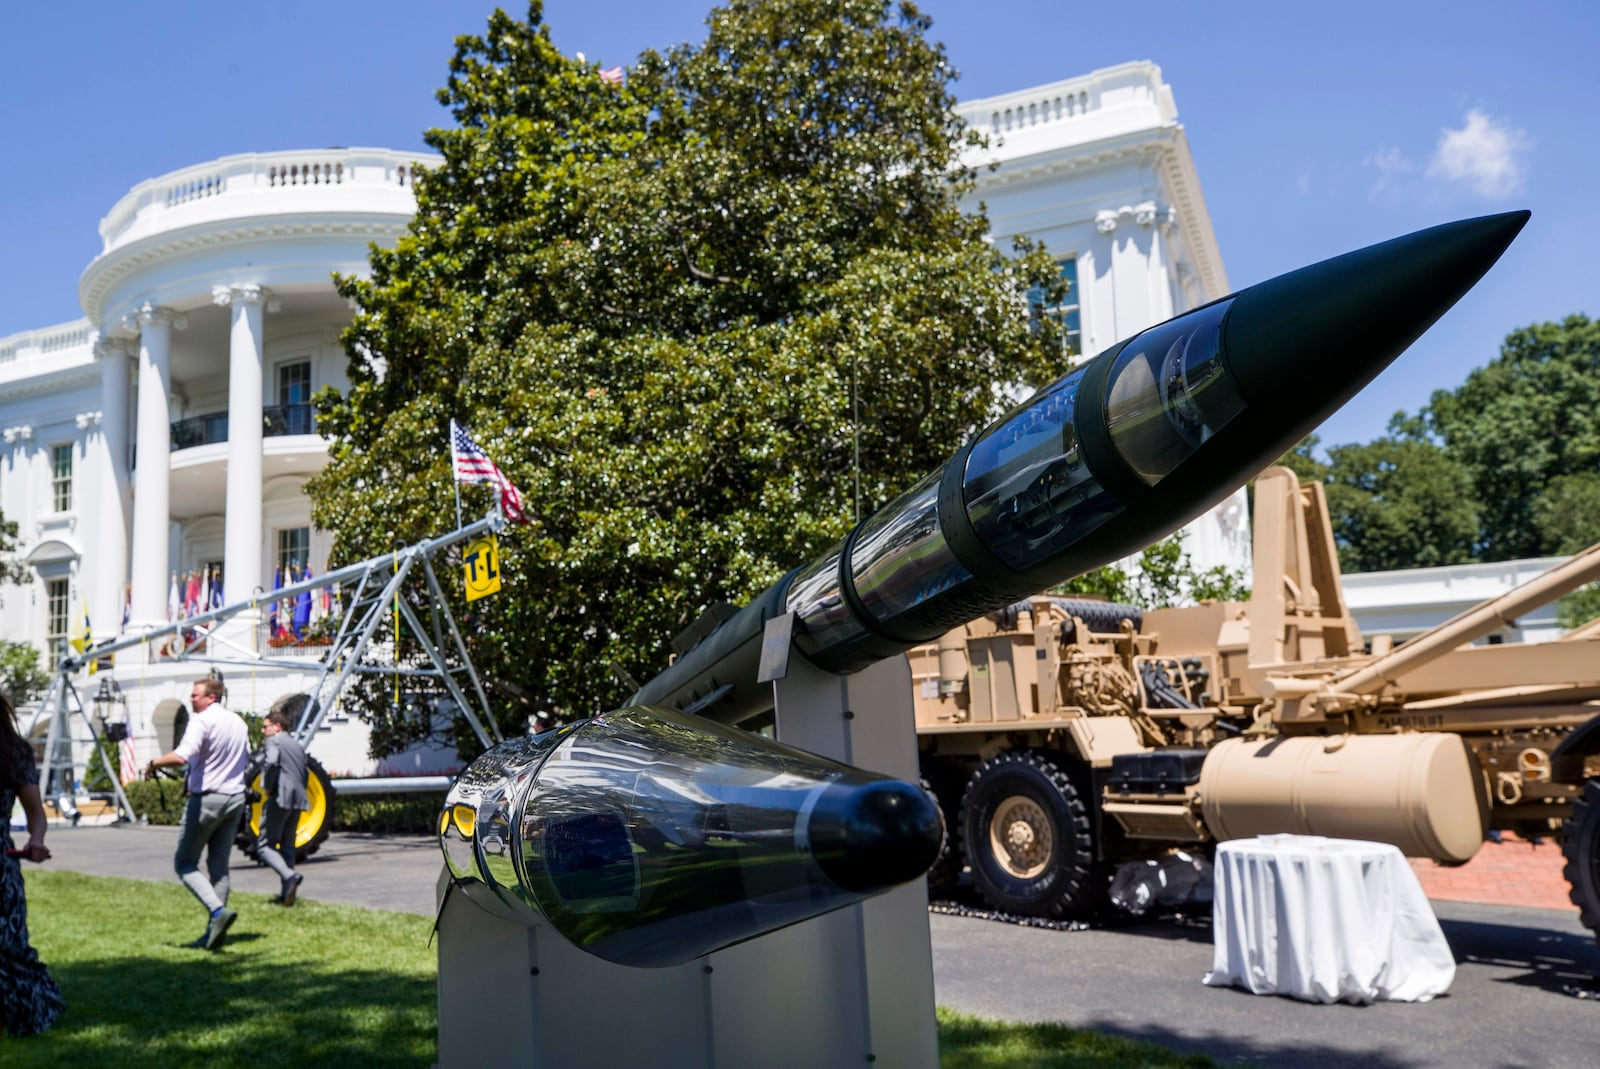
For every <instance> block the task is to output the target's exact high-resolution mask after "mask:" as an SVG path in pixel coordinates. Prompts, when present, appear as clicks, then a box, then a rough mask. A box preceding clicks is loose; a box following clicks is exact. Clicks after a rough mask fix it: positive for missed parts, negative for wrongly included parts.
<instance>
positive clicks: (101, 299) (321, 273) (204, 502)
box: [0, 63, 1249, 775]
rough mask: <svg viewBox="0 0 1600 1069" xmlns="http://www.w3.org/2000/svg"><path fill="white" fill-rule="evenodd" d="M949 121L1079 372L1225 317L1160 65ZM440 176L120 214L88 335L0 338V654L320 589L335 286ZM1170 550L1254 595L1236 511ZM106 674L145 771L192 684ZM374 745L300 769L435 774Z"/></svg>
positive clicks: (140, 655) (289, 685)
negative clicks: (1151, 333)
mask: <svg viewBox="0 0 1600 1069" xmlns="http://www.w3.org/2000/svg"><path fill="white" fill-rule="evenodd" d="M961 111H962V113H963V115H964V117H965V118H966V119H967V120H968V122H969V123H970V124H971V125H973V126H975V127H976V128H978V129H979V130H981V131H983V132H984V133H985V134H987V135H988V136H989V138H990V147H989V149H988V150H987V155H986V157H985V158H984V159H982V160H976V161H974V162H977V163H981V164H985V165H986V164H988V163H991V162H992V163H996V164H998V167H997V168H996V169H993V170H991V169H988V167H987V166H984V167H983V168H981V169H980V179H979V187H978V190H977V192H976V194H975V198H976V199H977V200H979V201H981V202H983V204H984V205H985V206H986V210H987V212H988V216H989V219H990V222H991V224H992V227H993V232H994V238H995V240H996V241H999V242H1001V243H1002V245H1003V247H1009V245H1010V240H1011V238H1012V236H1013V235H1018V234H1025V235H1029V236H1031V237H1033V238H1035V239H1037V240H1039V241H1041V242H1043V243H1044V244H1045V246H1046V247H1047V248H1048V249H1049V250H1050V251H1051V253H1052V254H1053V255H1054V256H1055V257H1056V258H1057V259H1058V261H1060V262H1061V264H1062V268H1063V271H1065V272H1067V273H1068V274H1069V276H1070V278H1071V279H1072V281H1073V286H1072V291H1071V293H1072V295H1071V297H1069V301H1068V304H1067V305H1066V306H1064V307H1062V308H1059V309H1052V310H1051V314H1054V315H1059V316H1060V317H1062V319H1063V320H1064V321H1065V322H1066V323H1067V324H1068V326H1069V327H1070V329H1071V330H1072V332H1073V333H1074V335H1075V338H1076V341H1077V346H1078V351H1079V352H1081V353H1084V354H1089V355H1093V354H1094V353H1096V352H1098V351H1100V350H1101V349H1104V348H1106V347H1107V346H1109V345H1111V344H1112V343H1113V342H1115V341H1117V340H1118V339H1120V338H1123V337H1126V336H1128V335H1130V334H1132V333H1135V332H1137V331H1138V330H1140V329H1142V328H1144V327H1146V326H1149V325H1151V324H1153V323H1156V322H1158V321H1160V320H1162V319H1165V318H1168V317H1170V316H1172V315H1174V314H1177V313H1179V312H1182V311H1185V310H1187V309H1189V308H1192V307H1195V306H1196V305H1199V304H1202V303H1205V302H1207V301H1210V300H1213V299H1216V298H1218V297H1221V296H1223V295H1225V294H1226V293H1227V291H1228V283H1227V276H1226V273H1225V271H1224V270H1223V266H1222V259H1221V255H1220V253H1219V252H1218V249H1217V242H1216V237H1215V235H1214V233H1213V232H1212V227H1211V221H1210V217H1209V214H1208V212H1207V210H1206V206H1205V201H1204V198H1203V196H1202V194H1201V190H1200V184H1199V179H1198V177H1197V176H1196V174H1195V169H1194V163H1193V160H1192V158H1191V156H1190V153H1189V147H1188V143H1187V141H1186V139H1185V135H1184V131H1183V127H1182V126H1181V125H1180V124H1179V123H1178V121H1177V111H1176V108H1175V106H1174V104H1173V98H1172V92H1171V89H1170V88H1169V87H1168V86H1167V85H1166V84H1165V83H1164V82H1163V81H1162V79H1161V73H1160V70H1159V68H1158V67H1156V66H1155V65H1154V64H1151V63H1130V64H1125V65H1122V66H1119V67H1114V68H1110V69H1107V70H1102V71H1097V72H1095V73H1093V74H1090V75H1086V76H1084V77H1081V78H1073V79H1069V80H1067V81H1063V82H1058V83H1055V84H1053V85H1048V86H1041V87H1038V88H1035V89H1028V90H1023V91H1020V92H1017V93H1014V94H1010V95H1007V96H1003V97H996V98H992V99H989V100H977V101H972V102H970V103H968V104H966V105H964V106H963V107H962V108H961ZM434 162H436V160H435V159H434V158H431V157H429V156H427V155H425V154H424V155H418V154H415V153H401V152H394V151H389V150H385V149H330V150H319V151H306V152H279V153H269V154H259V155H239V156H229V157H225V158H223V159H219V160H215V161H211V162H207V163H201V164H197V165H195V166H192V167H188V168H185V169H183V170H180V171H176V172H173V173H171V174H166V175H162V176H160V177H158V178H152V179H149V180H147V181H144V182H141V183H140V184H138V185H137V186H135V187H134V188H133V189H132V190H130V191H129V193H128V194H127V195H126V196H124V197H123V198H122V199H121V200H119V201H118V202H117V203H116V204H115V205H113V206H112V208H111V210H110V212H109V213H108V214H107V215H106V217H105V218H104V219H103V220H102V221H101V223H100V235H101V238H102V243H103V247H102V250H101V252H100V254H99V255H98V256H97V257H96V258H95V259H94V261H93V262H92V263H90V264H89V265H88V266H87V268H86V269H85V271H84V273H83V276H82V278H81V280H80V281H79V285H78V298H79V303H80V305H81V307H82V308H83V312H84V318H82V319H80V320H77V321H75V322H72V323H65V324H60V325H56V326H47V327H42V328H40V329H37V330H29V331H24V332H22V333H19V334H14V335H12V336H10V337H6V338H0V512H3V514H4V516H5V517H6V518H7V519H8V520H13V521H15V522H16V523H17V524H18V525H19V535H20V542H21V551H22V555H23V557H24V560H25V562H26V564H27V565H28V568H29V572H30V579H29V581H28V582H27V583H26V584H24V585H22V586H5V587H0V638H3V639H7V640H11V641H24V642H30V643H33V644H34V645H36V646H38V647H39V648H40V649H41V650H44V651H47V652H48V653H49V655H50V663H54V661H55V658H56V657H57V656H58V655H59V652H60V649H61V646H62V644H63V643H65V642H68V641H70V640H71V639H73V638H75V637H77V636H78V635H79V633H80V632H81V630H82V629H83V627H84V617H85V616H87V620H88V624H89V628H90V630H91V631H92V634H93V637H94V638H95V639H96V640H100V639H107V638H111V637H113V636H118V635H123V636H127V635H129V634H133V635H137V634H139V633H140V629H143V628H149V627H155V626H161V625H165V624H167V623H168V621H169V619H170V618H171V617H172V616H173V615H174V613H178V614H181V613H183V612H184V611H185V609H186V606H187V607H193V602H194V601H195V600H196V599H198V600H199V601H200V602H201V604H202V605H215V604H221V603H224V602H226V603H233V602H239V601H243V600H248V599H250V598H251V597H252V596H258V597H259V596H261V595H262V594H266V593H270V591H271V590H272V589H274V586H275V584H276V582H277V581H278V580H279V578H280V577H281V576H284V575H288V576H290V577H293V578H299V577H302V576H304V574H305V572H306V569H311V570H312V571H313V572H316V573H320V572H321V570H322V569H323V567H324V566H325V564H326V561H327V555H328V551H329V548H330V545H331V542H332V537H333V536H332V532H328V531H322V530H318V529H316V528H315V527H313V526H312V524H311V521H310V503H309V500H308V499H307V497H306V495H305V483H306V480H307V478H308V477H309V476H310V475H312V474H313V473H315V472H317V471H318V470H320V469H321V468H322V467H323V466H324V465H325V464H326V462H327V443H326V442H325V440H324V439H323V438H322V437H321V436H320V435H319V434H318V433H317V428H316V425H315V420H314V417H313V415H312V410H311V407H310V398H311V395H312V393H313V392H314V391H316V390H317V389H319V388H320V387H322V386H325V385H334V386H344V385H346V380H345V357H344V354H343V352H342V350H341V348H340V346H339V342H338V336H339V333H340V331H341V330H342V329H343V328H344V327H345V326H346V325H347V324H348V323H349V322H350V318H351V314H352V313H351V309H350V308H349V307H348V306H347V305H346V303H345V302H344V301H343V300H342V299H341V298H340V297H339V296H338V294H337V292H336V291H335V288H334V284H333V281H332V277H331V276H332V275H333V274H334V273H342V274H350V275H364V274H365V273H366V272H367V271H368V261H367V249H368V245H369V244H374V243H375V244H378V245H380V246H389V245H392V244H393V243H394V242H395V240H396V239H397V238H398V237H399V236H400V234H401V233H402V232H403V231H404V230H405V228H406V226H407V224H408V222H409V221H410V218H411V216H412V214H413V212H414V211H415V199H414V196H413V193H412V179H413V176H414V171H415V168H416V167H417V165H418V164H422V165H424V166H426V165H428V164H430V163H434ZM64 225H77V224H76V223H75V221H72V220H66V221H64ZM1187 548H1188V549H1189V550H1190V552H1191V554H1192V555H1193V556H1194V557H1195V559H1196V561H1197V562H1199V563H1201V564H1204V565H1209V564H1213V563H1220V564H1226V565H1228V566H1231V567H1236V568H1241V569H1248V565H1249V539H1248V524H1247V519H1246V516H1245V510H1244V500H1243V495H1242V493H1241V494H1240V495H1239V496H1238V498H1237V499H1236V500H1231V501H1230V502H1228V503H1226V504H1225V505H1224V506H1223V507H1222V508H1221V509H1219V510H1217V512H1215V513H1213V514H1211V515H1210V516H1208V517H1203V518H1202V519H1201V520H1198V521H1196V523H1195V524H1192V525H1191V527H1190V537H1189V541H1188V543H1187ZM175 603H176V604H175ZM252 627H253V629H254V633H253V634H241V635H238V636H235V638H236V639H237V640H238V641H239V642H241V643H243V644H244V645H246V646H248V645H250V644H251V643H255V644H256V647H257V648H260V647H261V645H262V644H265V643H268V642H271V641H272V639H273V634H272V632H271V630H270V625H269V622H268V621H267V619H266V618H265V613H262V614H261V618H259V619H257V620H256V621H255V622H254V623H253V624H252ZM279 652H280V653H281V651H279ZM130 654H132V655H130ZM308 656H309V654H308ZM308 663H309V662H308ZM224 671H225V672H226V676H227V678H226V682H227V685H228V687H229V691H230V704H231V705H232V706H233V707H235V708H238V709H242V710H253V711H257V712H259V711H263V710H265V709H266V707H267V706H268V705H269V704H270V703H271V702H272V701H273V700H274V699H276V698H277V697H279V696H281V695H283V694H286V693H291V692H293V691H294V690H296V689H301V688H303V687H304V685H305V680H304V679H303V678H300V677H297V676H296V675H295V674H294V673H285V672H283V671H282V670H274V671H266V670H262V671H256V670H254V669H252V668H251V667H250V666H249V665H248V664H243V665H241V666H240V667H238V668H237V669H231V670H230V669H225V670H224ZM111 672H112V676H113V678H115V679H116V681H117V682H118V684H119V686H120V687H121V689H122V692H123V693H124V695H126V697H127V700H128V706H129V711H130V714H131V715H130V717H129V719H130V720H131V723H132V728H133V735H134V739H135V749H136V751H137V753H138V760H139V761H140V762H141V763H142V762H143V760H145V759H146V758H147V757H149V756H152V755H154V754H155V753H157V752H160V751H161V750H164V749H167V748H170V746H171V745H172V742H173V739H172V737H171V732H172V729H173V726H174V717H175V714H176V712H177V710H178V708H179V702H180V700H181V699H182V698H183V697H184V696H185V695H186V694H187V690H186V688H187V687H188V685H189V682H190V678H191V676H192V675H193V674H194V666H193V665H188V664H186V665H171V664H168V663H166V662H165V661H164V660H163V658H162V656H161V654H160V651H159V650H151V649H144V648H140V649H136V650H132V651H124V653H123V654H120V655H118V657H117V659H116V663H115V666H114V668H112V669H111ZM366 741H367V736H366V731H365V729H364V727H363V726H362V725H361V724H360V723H359V722H357V721H354V720H349V721H346V722H343V723H336V724H335V725H334V729H333V730H332V731H330V732H327V733H325V735H324V736H319V737H318V738H317V739H315V740H313V741H312V747H311V748H312V753H313V755H314V756H317V757H318V758H319V759H320V760H321V761H322V763H323V764H324V765H325V766H326V767H327V768H328V769H329V770H330V771H331V772H333V773H335V774H336V775H337V774H339V773H348V774H354V775H369V774H372V773H374V772H380V773H381V772H384V771H391V770H403V771H428V770H430V769H429V768H427V767H423V766H424V765H426V763H427V761H428V760H429V759H428V758H424V757H421V756H418V755H411V756H410V757H408V758H406V759H404V760H402V761H401V762H400V763H399V765H398V767H396V765H395V764H394V763H391V764H390V765H389V766H387V767H377V766H375V765H374V763H373V762H372V761H371V760H370V759H369V758H368V757H367V753H366ZM440 759H442V758H434V759H433V760H440ZM407 762H409V763H407Z"/></svg>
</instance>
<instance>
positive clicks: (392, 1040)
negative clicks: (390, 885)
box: [0, 869, 1213, 1069]
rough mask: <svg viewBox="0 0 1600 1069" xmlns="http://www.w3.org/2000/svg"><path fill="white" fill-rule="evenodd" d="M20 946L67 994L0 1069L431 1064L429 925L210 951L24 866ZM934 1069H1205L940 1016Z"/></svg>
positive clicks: (2, 1043)
mask: <svg viewBox="0 0 1600 1069" xmlns="http://www.w3.org/2000/svg"><path fill="white" fill-rule="evenodd" d="M27 885H28V922H29V928H30V929H31V932H32V937H33V944H34V946H35V947H36V948H37V949H38V951H39V954H40V956H41V957H42V958H44V960H45V961H46V962H48V963H49V965H50V969H51V971H52V972H53V973H54V974H55V977H56V980H57V982H58V983H60V985H61V988H62V991H63V992H64V993H65V994H66V997H67V1012H66V1013H64V1014H63V1015H62V1016H61V1018H60V1019H59V1020H58V1021H57V1022H56V1024H55V1027H53V1028H52V1029H51V1030H50V1031H49V1032H46V1033H45V1034H44V1035H43V1036H39V1037H36V1038H33V1039H26V1040H11V1039H6V1038H4V1036H3V1035H0V1065H4V1066H5V1067H6V1069H33V1067H40V1069H43V1067H46V1066H48V1067H52V1069H53V1067H57V1066H66V1067H71V1069H94V1067H97V1066H107V1067H111V1066H115V1067H118V1069H121V1067H125V1066H131V1065H151V1066H159V1067H160V1069H182V1067H186V1066H195V1067H204V1069H217V1067H219V1066H234V1065H240V1066H246V1065H247V1066H249V1067H250V1069H272V1067H275V1066H283V1067H285V1069H290V1067H292V1069H314V1067H318V1066H330V1067H333V1066H338V1067H345V1066H362V1067H366V1066H388V1065H394V1066H409V1067H412V1069H426V1067H427V1066H430V1065H431V1064H432V1063H433V1060H434V1058H435V1057H436V1056H437V1046H436V1039H435V1020H434V1018H435V1008H436V1002H435V991H434V986H435V985H434V973H435V966H436V957H435V953H436V951H435V948H434V947H432V946H431V945H430V944H429V933H430V930H431V927H432V925H431V922H430V921H429V920H428V919H427V918H426V917H420V916H416V915H414V914H409V913H386V912H382V911H379V910H369V909H358V908H356V907H353V906H329V905H322V904H319V903H316V902H309V901H306V900H304V899H302V900H301V901H300V902H299V903H297V904H296V905H295V907H294V909H292V910H286V909H282V908H280V907H277V906H273V905H272V904H270V903H269V902H268V900H267V899H266V897H265V896H263V895H250V894H237V895H235V896H233V900H232V902H231V903H230V904H232V905H234V906H235V907H236V908H237V909H238V910H239V920H238V922H237V923H236V924H234V926H233V929H232V931H231V932H229V934H228V942H227V946H226V947H225V948H224V949H223V951H222V952H221V953H218V954H208V953H206V952H205V951H202V950H191V949H190V948H188V947H187V946H185V945H184V944H186V943H188V942H189V941H190V940H192V939H194V938H195V937H196V936H198V935H199V934H200V931H201V929H202V928H203V927H204V925H203V923H202V922H203V921H204V916H203V914H202V912H201V910H200V907H199V906H198V905H197V904H196V903H195V901H194V899H193V898H192V897H190V895H189V892H187V891H185V890H184V889H183V888H182V886H180V885H179V884H178V883H177V881H176V880H174V881H173V882H172V883H170V884H165V883H146V882H142V881H138V880H120V879H112V878H109V877H101V876H83V875H80V874H77V873H70V872H52V871H49V870H39V869H29V870H28V871H27ZM939 1043H940V1062H941V1065H942V1066H943V1069H1112V1067H1117V1069H1122V1067H1125V1066H1131V1067H1140V1069H1178V1067H1182V1069H1201V1067H1205V1066H1210V1065H1212V1064H1213V1063H1211V1062H1209V1061H1207V1060H1206V1059H1204V1058H1195V1057H1181V1056H1179V1055H1176V1054H1172V1053H1171V1052H1168V1051H1165V1050H1163V1049H1161V1048H1159V1047H1154V1046H1150V1045H1148V1044H1139V1043H1132V1042H1129V1041H1126V1040H1122V1039H1114V1038H1111V1037H1107V1036H1102V1035H1098V1034H1096V1033H1093V1032H1082V1031H1077V1030H1074V1029H1070V1028H1063V1027H1060V1026H1057V1025H1009V1024H1000V1023H997V1022H993V1021H980V1020H976V1019H973V1018H969V1017H960V1016H957V1015H955V1014H951V1013H946V1012H943V1011H941V1012H940V1014H939Z"/></svg>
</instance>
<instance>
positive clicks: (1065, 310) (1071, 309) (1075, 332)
mask: <svg viewBox="0 0 1600 1069" xmlns="http://www.w3.org/2000/svg"><path fill="white" fill-rule="evenodd" d="M1057 263H1058V264H1059V265H1060V268H1061V279H1062V281H1063V282H1065V283H1066V284H1067V294H1066V297H1065V298H1063V299H1062V301H1061V303H1060V304H1052V305H1049V306H1048V307H1047V306H1046V305H1045V303H1044V292H1043V290H1042V289H1041V288H1040V287H1038V286H1035V287H1033V288H1031V289H1030V290H1029V291H1028V305H1029V307H1030V308H1032V310H1033V314H1034V315H1035V316H1039V317H1041V318H1044V319H1050V320H1053V321H1054V322H1055V324H1056V325H1057V326H1058V327H1059V328H1060V329H1061V348H1062V353H1061V355H1062V356H1068V357H1071V356H1081V355H1082V354H1083V326H1082V323H1081V321H1080V319H1079V314H1078V312H1079V309H1078V261H1077V260H1076V259H1074V258H1072V257H1068V258H1067V259H1065V260H1058V261H1057Z"/></svg>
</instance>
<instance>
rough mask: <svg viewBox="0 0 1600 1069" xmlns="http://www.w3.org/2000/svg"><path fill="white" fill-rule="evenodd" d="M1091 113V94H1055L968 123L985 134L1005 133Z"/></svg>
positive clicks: (984, 115) (995, 111) (991, 113)
mask: <svg viewBox="0 0 1600 1069" xmlns="http://www.w3.org/2000/svg"><path fill="white" fill-rule="evenodd" d="M1088 111H1089V93H1088V91H1087V90H1083V89H1080V90H1078V91H1077V92H1074V93H1052V94H1049V95H1047V96H1042V97H1038V98H1036V99H1034V100H1029V101H1025V102H1024V101H1017V102H1016V103H1014V104H1011V105H1010V106H1008V107H1003V108H995V109H993V110H992V111H990V112H988V113H987V114H980V115H970V116H967V122H968V124H969V125H971V126H976V127H977V128H978V129H979V130H980V131H982V132H983V133H989V134H1003V133H1008V132H1009V131H1012V130H1020V129H1022V128H1023V127H1026V126H1043V125H1045V124H1046V123H1053V122H1060V121H1062V120H1065V119H1071V118H1075V117H1077V116H1079V115H1086V114H1088Z"/></svg>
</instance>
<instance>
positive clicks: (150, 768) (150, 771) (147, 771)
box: [144, 761, 156, 779]
mask: <svg viewBox="0 0 1600 1069" xmlns="http://www.w3.org/2000/svg"><path fill="white" fill-rule="evenodd" d="M144 778H145V779H155V778H156V763H155V762H154V761H151V762H149V763H148V764H146V765H145V766H144Z"/></svg>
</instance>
